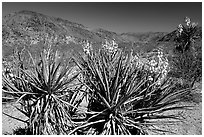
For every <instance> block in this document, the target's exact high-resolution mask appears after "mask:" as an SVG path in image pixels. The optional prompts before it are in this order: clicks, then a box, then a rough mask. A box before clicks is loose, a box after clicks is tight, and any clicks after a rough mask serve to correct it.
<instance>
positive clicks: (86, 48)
mask: <svg viewBox="0 0 204 137" xmlns="http://www.w3.org/2000/svg"><path fill="white" fill-rule="evenodd" d="M82 47H83V50H84V52H85V53H86V54H89V55H90V53H91V51H93V47H92V43H91V42H89V41H88V40H86V41H85V42H83V44H82Z"/></svg>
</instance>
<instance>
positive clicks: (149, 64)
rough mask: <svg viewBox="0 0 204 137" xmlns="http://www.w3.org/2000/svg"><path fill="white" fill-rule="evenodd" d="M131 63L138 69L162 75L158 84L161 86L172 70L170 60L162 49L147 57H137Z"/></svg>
mask: <svg viewBox="0 0 204 137" xmlns="http://www.w3.org/2000/svg"><path fill="white" fill-rule="evenodd" d="M131 63H134V64H135V66H136V68H139V69H144V70H146V71H149V72H150V73H154V74H160V77H159V80H158V83H157V84H161V82H162V81H163V80H164V79H165V78H166V76H167V74H168V72H169V70H170V65H169V63H168V59H167V57H166V56H165V55H164V53H163V51H162V50H161V49H159V50H157V52H151V53H148V55H147V57H142V56H139V55H135V56H134V57H133V59H132V61H131ZM151 79H152V78H151V76H150V80H151Z"/></svg>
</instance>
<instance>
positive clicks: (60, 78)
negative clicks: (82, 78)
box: [3, 51, 83, 135]
mask: <svg viewBox="0 0 204 137" xmlns="http://www.w3.org/2000/svg"><path fill="white" fill-rule="evenodd" d="M30 57H31V61H32V62H31V63H30V65H28V67H29V68H27V69H22V68H18V70H16V71H19V72H20V73H15V74H16V75H14V77H13V79H14V80H12V81H11V80H9V79H8V78H6V77H5V75H4V74H3V83H4V86H5V88H4V90H3V92H5V93H7V94H9V95H10V96H11V97H12V98H13V100H14V101H16V102H15V104H20V105H17V106H16V109H17V110H19V111H20V112H21V113H22V114H24V115H25V117H26V119H25V120H22V119H19V118H18V117H13V116H10V115H8V114H6V113H4V114H5V115H7V116H10V117H12V118H14V119H17V120H19V121H21V122H25V123H26V124H27V129H28V130H27V131H28V133H29V134H31V133H32V134H33V135H41V134H67V133H68V132H70V130H71V129H72V128H73V127H74V124H73V122H72V120H71V119H72V116H73V115H74V114H75V113H77V112H76V111H77V109H76V108H77V107H78V106H79V102H80V100H82V99H83V95H82V96H81V97H80V98H76V97H77V94H79V92H80V91H79V89H80V88H81V86H80V83H77V82H76V78H77V77H78V75H79V73H78V72H76V73H74V74H73V73H72V72H73V71H72V70H73V67H72V65H70V63H69V62H70V61H69V60H65V59H64V58H63V57H60V54H59V52H53V53H49V54H48V53H47V52H45V51H44V52H42V53H41V56H40V57H39V58H37V59H33V57H32V56H30Z"/></svg>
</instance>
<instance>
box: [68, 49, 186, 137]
mask: <svg viewBox="0 0 204 137" xmlns="http://www.w3.org/2000/svg"><path fill="white" fill-rule="evenodd" d="M108 58H109V55H108V53H107V52H106V51H105V50H100V51H99V52H98V53H94V54H93V55H92V56H76V57H75V61H76V64H77V65H78V67H79V68H80V69H81V71H83V76H84V79H85V81H84V82H83V84H84V86H86V87H87V89H88V95H89V101H88V114H87V118H86V120H85V121H84V122H82V123H79V126H78V127H76V128H75V129H73V130H72V131H71V132H70V133H69V134H76V133H77V132H80V133H83V134H96V135H98V134H100V135H140V134H148V130H153V129H152V128H150V127H151V126H153V125H156V124H164V123H166V124H172V123H174V122H175V121H174V120H175V119H176V120H179V117H178V116H176V115H173V114H165V113H163V112H166V111H169V110H176V109H184V108H185V106H175V104H177V103H178V102H179V101H180V99H181V96H184V95H186V94H188V90H187V89H186V90H176V89H175V87H174V84H172V82H171V81H170V80H164V81H163V82H162V83H161V84H160V85H157V84H156V83H157V80H158V78H159V75H153V76H152V79H151V80H150V79H149V73H148V71H141V70H140V69H136V68H135V67H133V66H132V64H131V61H132V59H133V58H132V57H131V56H128V55H125V54H124V53H123V52H122V51H121V50H118V51H117V52H116V55H115V56H114V57H113V58H112V59H111V60H109V59H108ZM159 119H167V120H166V121H165V120H164V121H162V122H159V121H157V120H159ZM171 120H172V121H171ZM154 130H156V129H154ZM158 131H162V129H158Z"/></svg>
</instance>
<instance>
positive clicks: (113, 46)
mask: <svg viewBox="0 0 204 137" xmlns="http://www.w3.org/2000/svg"><path fill="white" fill-rule="evenodd" d="M102 48H103V49H104V50H106V51H107V52H108V53H110V54H114V53H115V52H117V50H118V44H117V43H116V41H115V39H113V40H112V41H108V40H107V39H105V43H103V44H102Z"/></svg>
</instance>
